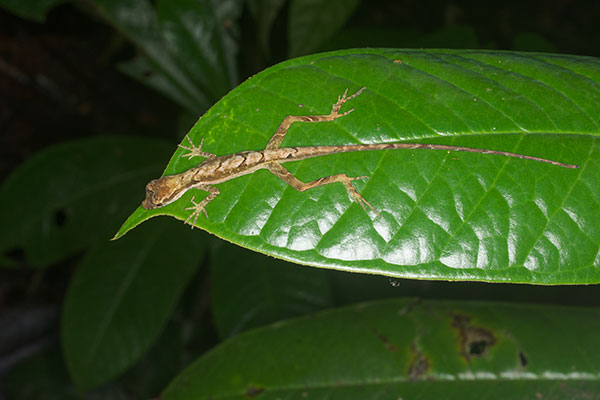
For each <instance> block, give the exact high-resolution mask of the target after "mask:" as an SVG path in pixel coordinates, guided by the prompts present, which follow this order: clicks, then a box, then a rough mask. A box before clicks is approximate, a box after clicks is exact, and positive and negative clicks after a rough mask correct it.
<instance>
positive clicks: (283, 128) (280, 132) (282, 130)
mask: <svg viewBox="0 0 600 400" xmlns="http://www.w3.org/2000/svg"><path fill="white" fill-rule="evenodd" d="M365 89H366V88H364V87H363V88H361V89H360V90H359V91H358V92H356V93H354V94H353V95H351V96H347V95H348V89H346V90H345V91H344V94H343V95H341V96H338V101H337V102H336V103H335V104H334V105H333V107H331V112H330V113H329V114H327V115H288V116H287V117H285V118H284V119H283V121H281V124H280V125H279V128H277V130H276V131H275V133H274V134H273V136H272V137H271V139H270V140H269V143H267V147H266V148H265V149H267V150H272V149H277V148H279V147H280V146H281V143H282V142H283V139H284V138H285V135H286V133H287V131H288V129H290V126H291V125H292V124H293V123H294V122H323V121H333V120H335V119H338V118H340V117H343V116H344V115H348V114H350V113H351V112H352V111H354V108H352V109H350V110H348V111H346V112H343V113H341V114H340V112H339V111H340V108H342V105H344V103H345V102H347V101H348V100H351V99H353V98H355V97H356V96H358V95H359V94H361V93H362V92H363V90H365Z"/></svg>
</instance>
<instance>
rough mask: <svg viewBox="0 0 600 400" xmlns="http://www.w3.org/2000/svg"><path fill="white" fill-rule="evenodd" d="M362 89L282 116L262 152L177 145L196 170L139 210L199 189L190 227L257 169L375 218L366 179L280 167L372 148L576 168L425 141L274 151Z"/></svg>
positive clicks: (159, 189) (156, 188) (157, 191)
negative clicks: (351, 203)
mask: <svg viewBox="0 0 600 400" xmlns="http://www.w3.org/2000/svg"><path fill="white" fill-rule="evenodd" d="M364 89H365V88H362V89H360V90H359V91H358V92H356V93H354V94H353V95H351V96H348V97H347V96H346V94H347V91H348V90H347V89H346V92H344V94H343V95H342V96H340V97H339V98H338V101H337V102H336V103H335V104H334V105H333V107H332V110H331V113H329V114H328V115H310V116H300V115H298V116H297V115H289V116H287V117H285V118H284V120H283V121H282V123H281V124H280V126H279V128H278V129H277V131H276V132H275V134H274V135H273V137H271V139H270V140H269V143H268V144H267V146H266V148H265V149H264V150H258V151H242V152H239V153H234V154H228V155H224V156H216V155H215V154H212V153H208V152H204V151H202V150H201V148H202V142H200V145H199V146H195V145H194V144H193V142H192V141H191V139H190V138H189V137H187V139H188V142H189V143H190V146H189V147H188V146H183V145H179V147H181V148H183V149H186V150H188V151H189V153H187V154H184V155H183V157H188V158H190V159H191V158H193V157H197V156H200V157H205V160H204V161H203V162H202V163H201V164H199V165H198V166H196V167H193V168H190V169H188V170H187V171H184V172H181V173H179V174H175V175H167V176H163V177H162V178H159V179H154V180H152V181H150V182H149V183H148V185H147V186H146V198H145V199H144V201H143V202H142V207H144V208H146V209H155V208H160V207H164V206H166V205H168V204H171V203H172V202H174V201H175V200H177V199H179V198H180V197H181V196H183V194H184V193H186V192H187V191H188V190H190V189H193V188H195V189H200V190H204V191H207V192H209V195H208V196H207V197H205V198H204V199H203V200H202V201H200V202H198V203H196V202H195V201H194V200H193V199H192V203H193V204H194V205H193V206H192V207H189V208H186V210H192V213H191V214H190V216H189V217H188V219H187V220H186V222H190V220H191V219H192V218H193V222H192V224H191V225H192V227H193V225H194V224H195V223H196V220H197V218H198V215H199V214H200V212H204V214H205V215H206V216H207V217H208V215H207V214H206V209H205V207H206V205H207V204H208V203H209V202H210V201H212V200H213V199H214V198H215V197H217V196H218V195H219V193H220V192H219V189H218V188H217V187H215V186H212V185H215V184H219V183H223V182H226V181H228V180H230V179H234V178H237V177H240V176H243V175H248V174H251V173H253V172H255V171H257V170H259V169H268V170H269V171H271V172H272V173H273V174H275V175H276V176H278V177H279V178H281V179H282V180H284V181H285V182H287V183H288V184H290V185H291V186H292V187H294V188H295V189H297V190H299V191H305V190H308V189H311V188H314V187H317V186H322V185H326V184H329V183H334V182H340V183H343V184H344V185H345V186H346V189H347V190H348V193H349V194H350V195H351V196H352V197H353V198H354V200H355V201H356V202H358V203H359V204H360V205H361V206H362V207H363V208H365V206H368V207H369V208H370V209H371V210H373V211H374V212H375V213H376V214H377V215H379V213H378V212H377V210H376V209H375V208H374V207H373V206H372V205H371V204H370V203H369V202H367V201H366V200H365V199H364V198H363V197H362V196H361V195H360V194H359V193H358V191H356V189H355V188H354V186H353V185H352V183H351V181H353V180H356V179H364V178H367V177H364V176H360V177H349V176H347V175H345V174H337V175H332V176H328V177H324V178H321V179H317V180H315V181H312V182H308V183H305V182H302V181H300V180H299V179H298V178H296V177H295V176H294V175H292V174H291V173H290V172H289V171H288V170H287V169H286V168H285V167H283V166H282V165H281V164H282V163H284V162H289V161H300V160H305V159H308V158H313V157H320V156H324V155H330V154H338V153H346V152H355V151H375V150H388V149H430V150H446V151H465V152H471V153H481V154H494V155H500V156H506V157H513V158H520V159H525V160H532V161H539V162H544V163H548V164H552V165H556V166H560V167H564V168H577V165H572V164H564V163H561V162H558V161H553V160H548V159H544V158H540V157H534V156H527V155H523V154H516V153H510V152H505V151H496V150H485V149H475V148H470V147H462V146H450V145H441V144H426V143H397V142H396V143H375V144H356V145H342V146H302V147H280V145H281V142H282V141H283V139H284V137H285V134H286V133H287V130H288V129H289V127H290V125H291V124H292V123H294V122H320V121H333V120H335V119H337V118H339V117H342V116H344V115H347V114H349V113H350V112H352V111H353V110H354V109H351V110H349V111H346V112H344V113H339V110H340V108H341V107H342V105H343V104H344V103H345V102H346V101H348V100H350V99H352V98H354V97H356V96H358V95H359V94H360V93H362V91H363V90H364Z"/></svg>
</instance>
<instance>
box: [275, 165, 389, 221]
mask: <svg viewBox="0 0 600 400" xmlns="http://www.w3.org/2000/svg"><path fill="white" fill-rule="evenodd" d="M267 168H268V169H269V171H271V172H272V173H273V174H275V176H277V177H279V178H280V179H281V180H283V181H284V182H286V183H287V184H289V185H290V186H291V187H293V188H294V189H296V190H298V191H300V192H304V191H306V190H308V189H312V188H316V187H318V186H324V185H329V184H330V183H335V182H340V183H343V184H344V186H345V187H346V190H347V191H348V194H349V195H350V196H352V198H353V199H354V201H356V202H357V203H358V204H360V206H361V207H362V208H363V210H365V211H367V209H366V207H365V206H368V207H369V208H370V209H371V210H373V212H374V213H375V214H377V216H381V215H380V214H379V213H378V212H377V210H376V209H375V207H373V206H372V205H371V203H369V202H368V201H367V200H365V198H364V197H362V196H361V194H360V193H358V191H357V190H356V188H355V187H354V186H352V181H355V180H358V179H365V178H368V177H367V176H355V177H350V176H348V175H346V174H336V175H331V176H326V177H324V178H321V179H316V180H314V181H312V182H308V183H306V182H302V181H301V180H300V179H298V178H296V177H295V176H294V175H293V174H292V173H291V172H290V171H288V170H287V169H286V168H285V167H284V166H282V165H280V164H269V166H268V167H267Z"/></svg>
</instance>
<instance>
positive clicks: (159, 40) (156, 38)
mask: <svg viewBox="0 0 600 400" xmlns="http://www.w3.org/2000/svg"><path fill="white" fill-rule="evenodd" d="M93 3H94V5H95V6H96V10H97V12H98V13H99V14H100V15H102V16H103V17H104V18H106V19H107V20H108V22H110V23H111V24H112V25H114V26H115V28H117V29H118V30H119V31H121V32H122V33H123V34H124V35H125V36H126V37H128V38H129V39H130V40H131V41H132V42H133V43H134V44H135V45H136V46H138V47H139V48H140V49H141V50H142V51H143V52H144V53H145V55H146V57H147V60H148V62H149V63H150V64H151V65H152V69H151V71H152V73H159V74H162V75H163V76H164V79H166V80H168V81H169V84H168V85H167V84H164V85H162V86H168V87H169V88H171V89H173V88H176V90H177V91H179V93H180V94H179V96H177V98H182V99H185V102H184V103H183V104H182V105H183V106H184V107H186V108H189V109H190V110H192V111H195V112H199V110H205V109H206V108H208V107H209V106H210V104H211V103H212V102H211V101H210V99H209V98H208V97H207V94H206V93H203V92H202V90H201V88H199V87H198V86H197V85H196V84H194V82H193V81H192V79H191V77H190V76H189V75H188V74H187V72H186V71H185V69H184V68H183V67H182V62H181V63H180V62H179V61H180V60H178V59H176V58H174V57H172V56H171V54H170V52H169V49H168V46H167V43H166V41H165V38H164V37H163V34H162V32H161V29H160V24H159V21H158V19H157V16H156V12H155V10H154V9H153V8H152V5H151V4H150V3H149V2H148V0H94V2H93ZM162 86H161V87H162ZM167 94H168V95H171V98H173V96H172V93H169V92H168V93H167Z"/></svg>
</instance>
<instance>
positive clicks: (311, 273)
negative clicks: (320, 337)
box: [211, 243, 331, 338]
mask: <svg viewBox="0 0 600 400" xmlns="http://www.w3.org/2000/svg"><path fill="white" fill-rule="evenodd" d="M213 254H214V256H213V257H212V260H211V261H212V263H211V265H212V270H211V293H212V308H213V315H214V317H215V323H216V326H217V329H218V331H219V335H220V336H221V337H222V338H226V337H230V336H234V335H236V334H238V333H239V332H242V331H245V330H247V329H249V328H252V327H255V326H260V325H265V324H267V323H271V322H275V321H278V320H281V319H287V318H291V317H295V316H298V315H304V314H309V313H311V312H314V311H317V310H319V309H322V308H325V307H327V306H330V305H331V291H330V288H329V283H328V279H327V274H326V273H325V271H319V270H315V269H312V268H296V267H295V266H294V265H291V264H289V263H286V262H283V261H281V260H277V259H275V258H271V257H265V256H263V255H260V254H257V253H253V252H250V251H248V250H245V249H241V248H240V247H237V246H232V245H229V244H225V243H223V244H221V245H220V246H219V248H217V249H215V252H214V253H213Z"/></svg>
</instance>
